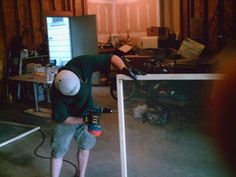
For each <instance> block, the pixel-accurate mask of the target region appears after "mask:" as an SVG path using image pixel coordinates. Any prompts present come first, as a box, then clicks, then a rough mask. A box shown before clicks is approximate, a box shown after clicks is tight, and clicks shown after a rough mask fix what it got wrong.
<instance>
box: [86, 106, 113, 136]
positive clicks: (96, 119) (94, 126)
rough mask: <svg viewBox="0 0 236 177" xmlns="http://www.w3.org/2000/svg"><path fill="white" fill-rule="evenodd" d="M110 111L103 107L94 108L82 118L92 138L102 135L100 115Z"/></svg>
mask: <svg viewBox="0 0 236 177" xmlns="http://www.w3.org/2000/svg"><path fill="white" fill-rule="evenodd" d="M111 112H112V109H110V108H104V107H96V108H92V109H90V110H89V112H88V114H87V115H86V116H85V117H84V123H85V124H87V125H88V132H89V133H91V134H92V135H94V136H100V135H101V134H102V127H101V126H100V124H99V123H100V118H101V113H111Z"/></svg>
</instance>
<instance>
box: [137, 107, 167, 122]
mask: <svg viewBox="0 0 236 177" xmlns="http://www.w3.org/2000/svg"><path fill="white" fill-rule="evenodd" d="M133 116H134V118H136V119H140V120H142V122H143V123H146V122H147V123H149V124H151V125H160V126H163V125H164V124H166V123H167V113H166V112H164V111H163V110H162V108H161V107H159V106H157V107H156V108H155V109H154V108H151V107H148V105H147V104H143V105H137V106H136V107H135V108H133Z"/></svg>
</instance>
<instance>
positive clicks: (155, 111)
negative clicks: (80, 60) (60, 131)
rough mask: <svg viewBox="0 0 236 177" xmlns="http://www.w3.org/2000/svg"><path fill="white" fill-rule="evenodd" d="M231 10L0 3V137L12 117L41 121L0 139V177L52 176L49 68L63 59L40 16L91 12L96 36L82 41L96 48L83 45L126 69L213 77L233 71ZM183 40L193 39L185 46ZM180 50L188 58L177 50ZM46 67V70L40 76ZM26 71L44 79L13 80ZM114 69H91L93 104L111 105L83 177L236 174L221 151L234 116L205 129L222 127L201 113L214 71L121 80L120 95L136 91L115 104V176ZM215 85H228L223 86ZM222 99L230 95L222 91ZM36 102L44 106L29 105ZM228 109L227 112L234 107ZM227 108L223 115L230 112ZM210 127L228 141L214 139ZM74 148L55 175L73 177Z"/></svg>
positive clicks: (221, 5)
mask: <svg viewBox="0 0 236 177" xmlns="http://www.w3.org/2000/svg"><path fill="white" fill-rule="evenodd" d="M235 10H236V2H234V1H233V0H227V1H225V0H214V1H208V0H150V1H149V0H144V1H143V0H131V1H123V0H100V1H99V0H69V1H68V0H52V1H49V0H31V1H29V0H17V1H3V0H2V1H0V28H1V31H0V76H1V80H0V83H1V88H0V96H1V101H0V140H1V141H2V139H4V138H6V137H7V136H9V134H8V131H6V130H9V132H10V128H9V129H8V128H6V129H4V128H5V127H1V122H8V123H9V125H16V126H18V125H19V128H14V126H12V130H13V131H18V129H21V128H22V127H23V128H22V129H24V126H25V125H26V127H27V126H33V127H40V129H39V130H38V129H37V130H36V131H33V132H32V133H29V134H27V135H26V136H23V137H20V138H19V139H16V140H15V141H12V142H10V143H9V144H6V145H4V146H0V160H1V164H0V177H15V176H18V177H25V176H27V177H46V176H50V159H49V157H50V154H51V149H50V138H51V134H52V127H53V122H52V120H51V117H50V113H51V112H50V107H51V105H50V95H49V93H48V91H49V89H50V85H51V83H52V81H53V77H54V74H56V71H57V69H58V68H59V67H61V66H62V65H64V64H65V63H66V62H67V61H68V60H69V58H65V59H63V58H60V57H61V56H56V55H55V56H53V55H54V54H53V53H51V51H50V48H49V45H50V44H49V43H50V42H51V41H50V40H51V39H50V35H49V31H48V28H49V27H48V26H47V21H46V19H47V17H55V20H60V18H58V17H69V18H74V17H86V16H90V17H92V18H93V19H94V17H95V18H96V29H95V30H96V33H95V34H94V36H95V37H94V38H93V39H92V40H94V39H95V40H96V41H95V43H94V44H92V43H93V42H91V41H89V45H91V46H92V45H93V46H95V47H94V48H93V47H91V48H90V51H91V53H92V54H94V53H93V52H94V51H92V50H93V49H94V50H95V53H99V54H103V53H113V54H123V55H125V56H126V57H127V58H128V59H129V60H130V61H131V62H130V63H131V65H132V66H133V67H135V68H137V69H139V70H142V71H143V72H146V73H147V74H151V75H152V74H160V75H161V74H163V75H168V74H173V75H179V74H185V76H188V75H189V76H190V75H195V74H196V75H208V74H209V75H218V74H225V73H226V74H228V73H229V74H232V73H233V72H228V71H229V70H230V67H228V66H233V63H234V58H235V54H236V50H235V37H236V36H235V29H236V28H235V24H236V23H235V19H236V18H235V15H236V13H235ZM144 14H145V15H144ZM94 15H95V16H94ZM90 17H89V18H90ZM85 24H86V25H88V28H89V27H91V26H90V24H89V23H87V22H86V23H85ZM57 25H58V24H57ZM78 36H80V35H78ZM82 36H86V35H82ZM89 37H91V36H89ZM76 39H77V36H76ZM153 40H154V43H152V42H153ZM71 41H73V39H71ZM189 41H190V42H191V41H193V43H194V44H195V45H197V46H195V48H194V47H192V45H193V44H191V46H187V47H186V46H185V45H187V43H188V42H189ZM72 43H73V42H72ZM73 44H74V43H73ZM74 45H75V44H74ZM78 45H80V44H78ZM145 45H146V46H145ZM199 46H200V49H201V50H200V53H197V57H196V56H193V54H192V53H191V52H189V51H191V50H193V51H196V50H198V49H199ZM202 46H204V47H203V48H201V47H202ZM54 47H55V46H54ZM74 47H78V46H77V45H75V46H74ZM180 49H182V50H180ZM60 50H61V49H60ZM66 52H67V51H66ZM80 52H81V51H79V52H78V53H79V54H84V53H83V52H81V53H80ZM86 52H88V51H86ZM184 55H185V56H187V57H185V58H181V57H182V56H184ZM52 56H53V57H52ZM72 56H73V55H72ZM72 56H70V57H72ZM163 57H164V59H163ZM171 57H177V58H174V60H173V59H172V58H171ZM179 57H180V58H179ZM191 57H192V58H191ZM59 59H60V60H59ZM150 59H151V60H150ZM153 59H155V61H158V62H156V63H155V66H157V67H153V66H154V63H151V62H150V61H153ZM160 61H161V62H160ZM231 62H232V64H231ZM58 63H59V64H58ZM150 64H151V66H150ZM163 66H164V67H163ZM35 68H36V69H35ZM47 68H50V73H53V75H47V74H46V73H47V70H46V69H47ZM160 68H161V69H160ZM165 69H166V70H167V71H165ZM227 69H228V70H227ZM233 71H235V69H233ZM54 72H55V73H54ZM32 73H35V74H36V75H37V77H39V78H43V80H44V81H43V83H42V82H41V81H40V82H39V83H36V85H34V84H35V82H34V81H32V80H31V79H32V78H31V79H29V80H31V81H26V82H25V81H24V82H22V81H21V80H19V79H18V78H17V77H18V76H22V75H24V74H32ZM114 73H115V74H114ZM234 73H235V72H234ZM116 74H117V73H116V71H115V70H114V69H112V70H111V75H108V74H107V73H95V75H94V76H93V77H94V78H93V79H94V80H93V88H92V95H93V99H94V102H95V103H96V104H97V105H99V106H103V107H108V108H112V110H113V112H112V113H110V114H103V115H102V119H101V125H102V128H103V133H102V135H101V136H100V137H98V138H97V144H96V146H95V147H94V149H93V150H92V151H91V156H90V158H89V163H88V169H87V177H95V176H99V177H100V176H101V177H108V176H109V177H110V176H112V177H161V176H166V177H174V176H176V177H182V176H186V177H210V176H214V177H231V176H232V177H233V176H235V173H234V172H235V170H234V166H235V163H234V161H233V160H234V158H233V157H234V156H235V154H232V158H229V157H228V156H227V155H228V154H229V153H228V151H227V150H229V152H231V153H233V152H232V149H233V148H234V147H235V145H234V144H235V143H233V142H232V144H231V143H228V141H232V139H230V140H229V139H227V138H225V137H224V136H226V135H229V134H227V133H230V135H231V136H230V137H231V138H233V137H234V136H233V134H232V133H234V131H235V130H232V131H231V130H229V131H226V130H227V128H231V127H230V126H228V125H230V124H232V125H233V123H234V122H233V121H232V122H230V121H231V120H230V119H229V120H228V121H229V122H226V125H225V124H224V125H225V127H223V128H225V129H224V130H223V129H222V130H219V131H222V132H223V131H226V132H227V133H224V132H223V133H222V132H215V131H216V130H215V129H214V128H212V127H211V126H219V127H218V128H221V127H220V125H221V124H220V123H221V122H219V125H218V124H217V125H216V124H215V123H212V121H214V118H212V117H211V116H212V115H211V114H210V112H209V110H211V108H212V107H213V108H215V107H214V105H212V102H211V101H212V100H211V95H212V94H213V89H214V88H213V86H214V85H213V83H215V82H216V80H214V79H212V80H209V81H203V80H200V81H199V80H197V81H196V82H195V81H193V82H191V81H185V80H184V79H182V80H177V82H175V81H173V80H171V79H170V81H168V80H164V81H160V80H151V82H150V81H147V80H138V81H137V82H134V81H128V82H126V81H124V85H123V86H124V95H125V94H126V92H128V91H130V90H132V89H134V92H132V93H128V94H129V97H128V98H127V99H125V100H124V102H123V103H124V114H125V126H126V143H127V144H126V145H127V146H126V155H127V176H122V175H124V174H122V162H123V161H122V159H121V152H120V150H121V149H120V148H121V147H120V143H121V141H122V140H120V136H121V135H120V129H119V128H120V127H119V126H120V124H121V122H120V117H119V115H118V113H119V111H121V110H120V108H119V105H118V104H120V103H121V102H122V101H121V100H117V99H114V95H111V92H110V89H111V87H112V86H111V85H112V84H114V78H115V76H116ZM147 77H148V76H147ZM173 77H175V76H173ZM196 77H197V76H196ZM112 79H113V80H112ZM45 80H46V82H45ZM234 80H235V79H234ZM19 83H20V84H19ZM130 83H131V84H130ZM232 83H233V82H232ZM162 84H163V85H162ZM130 85H131V87H130ZM134 85H135V86H134ZM36 86H37V89H36ZM128 86H129V87H128ZM172 86H173V87H172ZM226 86H227V85H226ZM222 87H223V86H222ZM34 89H36V90H34ZM223 92H224V93H226V92H227V88H224V90H223ZM35 93H36V95H35ZM232 93H233V92H232ZM178 94H179V95H178ZM188 94H190V95H188ZM163 95H164V96H163ZM186 95H187V96H186ZM168 96H170V97H168ZM185 96H186V98H185ZM227 96H228V97H230V95H229V94H227ZM169 98H170V99H169ZM189 98H191V99H189ZM233 98H234V97H233V95H232V100H233ZM35 99H37V104H36V100H35ZM186 100H187V101H186ZM218 101H219V100H218ZM227 101H228V102H230V101H231V100H230V98H229V100H227ZM228 102H227V104H230V103H228ZM232 102H233V101H232ZM234 102H235V101H234ZM217 103H218V102H217ZM223 104H224V103H223ZM219 105H220V106H222V107H223V108H224V105H221V104H220V103H219ZM220 106H219V107H220ZM225 106H226V102H225ZM29 108H31V109H29ZM37 108H38V109H40V110H41V111H42V110H44V109H45V111H46V112H44V113H43V112H42V113H40V111H39V112H37V111H36V112H35V110H37ZM43 108H44V109H43ZM26 110H27V111H26ZM222 110H223V109H222ZM211 111H212V110H211ZM213 112H214V110H213ZM216 112H217V113H218V112H220V111H216ZM230 113H232V117H234V116H235V113H234V112H233V111H232V112H230ZM230 113H229V114H227V115H229V116H231V115H230ZM217 123H218V122H217ZM224 123H225V122H224ZM211 128H212V129H211ZM19 131H20V130H19ZM217 133H222V136H221V135H220V134H217ZM20 134H21V133H20ZM216 134H217V135H218V136H219V137H220V138H223V139H224V140H225V141H222V142H224V143H225V144H226V145H229V147H224V146H222V145H219V144H217V143H218V139H217V138H218V137H215V136H216ZM219 142H220V141H219ZM0 143H2V142H0ZM227 143H228V144H227ZM225 144H224V145H225ZM231 147H232V149H230V148H231ZM76 151H77V145H76V143H75V142H72V144H71V148H70V150H69V152H68V154H67V155H66V156H65V160H66V161H64V165H63V167H62V172H61V177H64V176H65V177H70V176H71V177H74V176H75V174H76V168H75V165H76ZM226 151H227V152H226Z"/></svg>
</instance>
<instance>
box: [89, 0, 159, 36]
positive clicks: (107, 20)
mask: <svg viewBox="0 0 236 177" xmlns="http://www.w3.org/2000/svg"><path fill="white" fill-rule="evenodd" d="M158 2H159V0H135V1H123V0H116V1H106V0H102V1H101V0H100V1H97V0H88V14H96V15H97V29H98V39H100V40H106V38H108V37H109V35H110V34H118V35H124V36H125V35H127V33H129V35H131V36H143V35H146V31H147V28H148V27H151V26H160V16H159V15H158V14H159V6H158Z"/></svg>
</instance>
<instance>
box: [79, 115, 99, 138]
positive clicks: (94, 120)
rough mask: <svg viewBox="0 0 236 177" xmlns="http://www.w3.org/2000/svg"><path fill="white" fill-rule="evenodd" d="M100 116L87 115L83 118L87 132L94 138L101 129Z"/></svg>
mask: <svg viewBox="0 0 236 177" xmlns="http://www.w3.org/2000/svg"><path fill="white" fill-rule="evenodd" d="M100 118H101V116H100V115H99V114H93V113H91V114H88V115H87V116H85V117H84V118H83V120H84V123H85V124H87V125H88V132H89V133H91V134H92V135H94V136H100V135H101V133H102V128H101V126H100V125H99V121H100Z"/></svg>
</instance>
